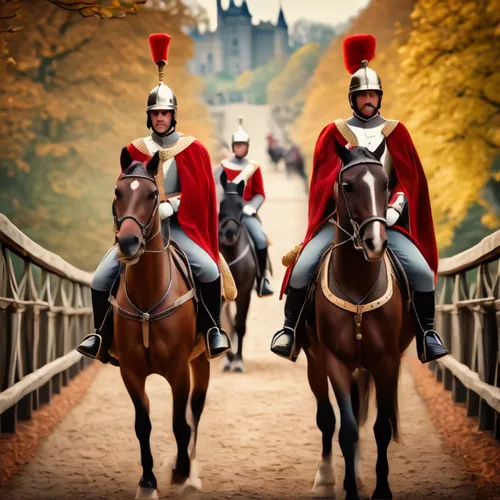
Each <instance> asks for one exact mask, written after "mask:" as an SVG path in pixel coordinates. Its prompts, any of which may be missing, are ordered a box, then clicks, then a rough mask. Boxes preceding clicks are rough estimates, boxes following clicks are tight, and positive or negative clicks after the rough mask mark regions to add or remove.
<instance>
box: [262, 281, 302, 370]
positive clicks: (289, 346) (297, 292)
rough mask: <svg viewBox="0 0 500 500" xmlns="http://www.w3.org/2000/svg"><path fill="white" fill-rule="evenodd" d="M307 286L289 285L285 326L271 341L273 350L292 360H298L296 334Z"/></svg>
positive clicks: (298, 349)
mask: <svg viewBox="0 0 500 500" xmlns="http://www.w3.org/2000/svg"><path fill="white" fill-rule="evenodd" d="M306 296H307V287H304V288H292V287H291V286H289V287H288V292H287V297H286V302H285V323H284V325H283V328H282V329H281V330H279V331H278V332H276V333H275V334H274V336H273V340H272V342H271V351H272V352H274V354H277V355H278V356H281V357H283V358H286V359H290V360H291V361H296V360H297V357H298V355H299V353H300V347H298V348H297V346H296V345H295V335H296V328H297V322H298V320H299V315H300V311H301V310H302V306H303V305H304V302H305V300H306Z"/></svg>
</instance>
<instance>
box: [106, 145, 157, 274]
mask: <svg viewBox="0 0 500 500" xmlns="http://www.w3.org/2000/svg"><path fill="white" fill-rule="evenodd" d="M120 164H121V169H122V172H121V174H120V177H119V178H118V181H117V182H116V186H115V193H114V194H115V197H114V200H113V217H114V222H115V244H117V245H118V247H119V258H120V260H121V261H122V262H124V263H126V264H135V263H137V261H138V260H139V259H140V257H141V255H142V254H143V253H144V250H145V249H146V244H147V242H148V241H149V240H150V239H151V238H152V236H154V235H156V234H157V232H155V233H154V234H152V233H153V232H154V231H155V229H156V228H157V227H158V228H159V224H160V223H159V215H158V205H159V198H158V186H157V184H156V180H155V175H156V174H157V172H158V166H159V164H160V156H159V153H156V154H155V155H154V156H153V157H152V158H151V160H150V161H149V162H148V163H147V164H144V163H141V162H138V161H133V160H132V157H131V156H130V154H129V152H128V150H127V148H123V150H122V153H121V157H120Z"/></svg>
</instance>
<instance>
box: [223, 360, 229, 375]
mask: <svg viewBox="0 0 500 500" xmlns="http://www.w3.org/2000/svg"><path fill="white" fill-rule="evenodd" d="M222 371H223V372H230V371H231V361H229V359H227V358H226V359H225V360H224V363H223V364H222Z"/></svg>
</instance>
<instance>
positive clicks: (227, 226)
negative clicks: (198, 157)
mask: <svg viewBox="0 0 500 500" xmlns="http://www.w3.org/2000/svg"><path fill="white" fill-rule="evenodd" d="M220 180H221V185H222V188H223V189H224V194H223V197H222V200H221V201H220V210H219V241H220V242H221V244H222V245H226V246H232V245H235V244H236V243H237V242H238V239H239V237H240V233H241V228H242V222H241V219H242V217H243V207H244V202H243V191H244V189H245V182H244V181H240V182H239V183H238V184H235V183H234V182H228V180H227V175H226V172H224V171H223V172H222V173H221V177H220Z"/></svg>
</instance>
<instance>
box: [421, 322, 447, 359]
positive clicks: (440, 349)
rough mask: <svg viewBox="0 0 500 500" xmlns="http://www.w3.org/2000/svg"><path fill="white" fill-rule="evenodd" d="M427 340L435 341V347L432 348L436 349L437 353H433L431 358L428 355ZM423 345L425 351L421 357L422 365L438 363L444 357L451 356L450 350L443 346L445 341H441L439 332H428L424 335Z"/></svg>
mask: <svg viewBox="0 0 500 500" xmlns="http://www.w3.org/2000/svg"><path fill="white" fill-rule="evenodd" d="M427 338H432V339H434V341H435V345H434V346H432V347H433V348H435V352H434V353H432V355H431V357H430V358H429V356H428V354H427V342H426V340H427ZM422 344H423V351H422V354H421V355H420V361H421V363H428V362H430V361H436V360H437V359H439V358H442V357H443V356H446V355H448V354H449V352H448V350H447V349H446V347H445V346H444V344H443V341H442V340H441V339H440V337H439V335H438V334H437V332H435V331H434V330H427V331H426V332H425V333H424V337H423V339H422Z"/></svg>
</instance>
